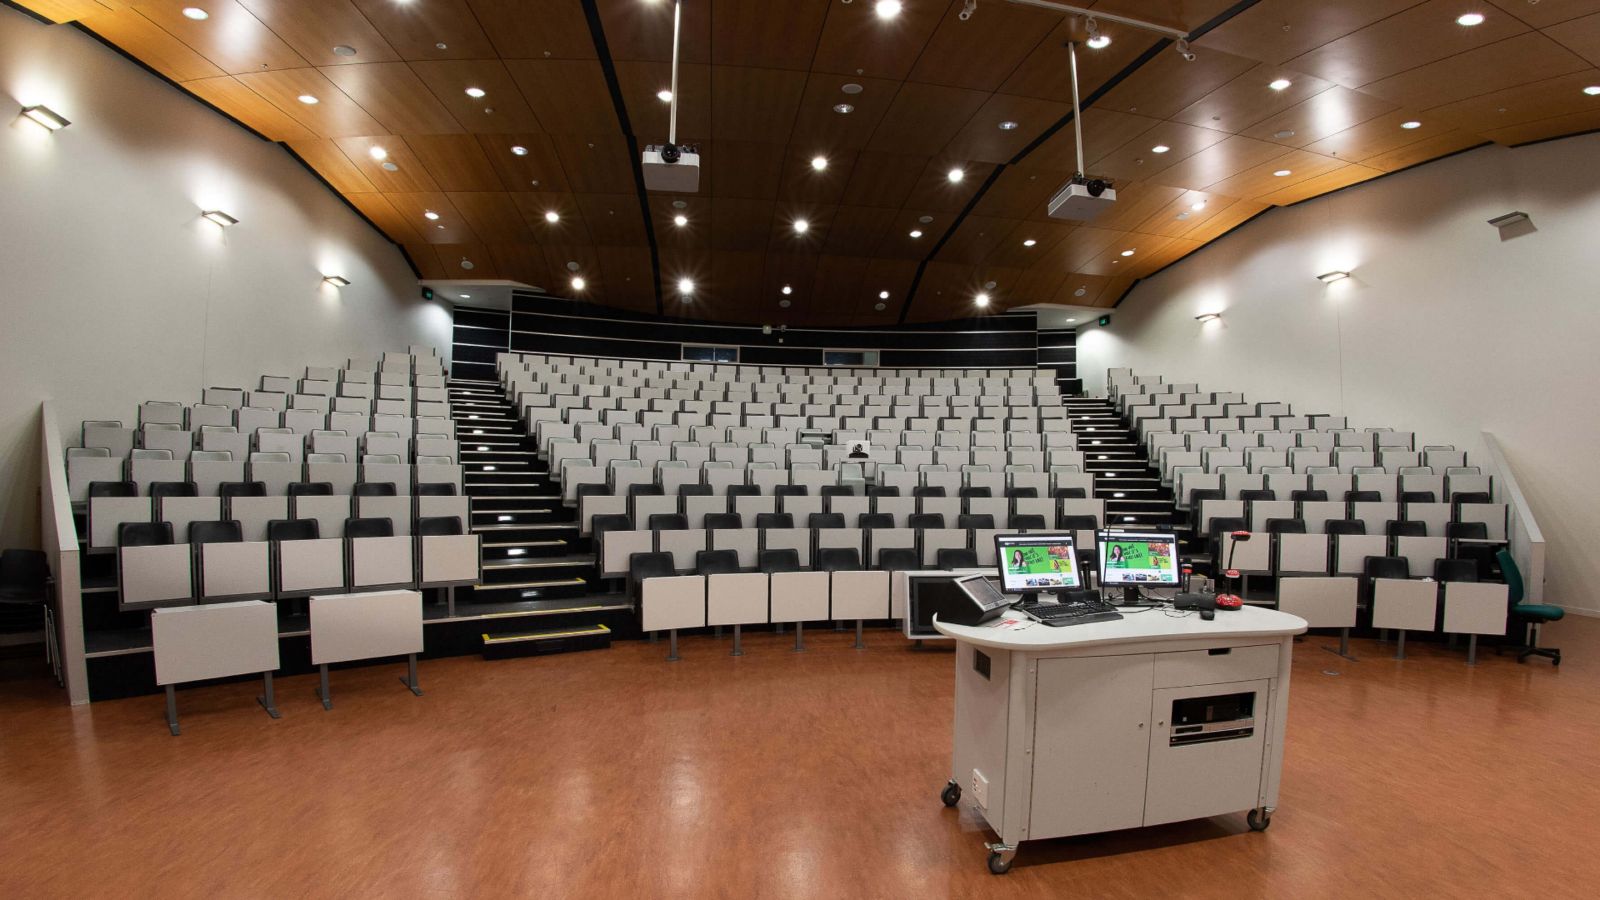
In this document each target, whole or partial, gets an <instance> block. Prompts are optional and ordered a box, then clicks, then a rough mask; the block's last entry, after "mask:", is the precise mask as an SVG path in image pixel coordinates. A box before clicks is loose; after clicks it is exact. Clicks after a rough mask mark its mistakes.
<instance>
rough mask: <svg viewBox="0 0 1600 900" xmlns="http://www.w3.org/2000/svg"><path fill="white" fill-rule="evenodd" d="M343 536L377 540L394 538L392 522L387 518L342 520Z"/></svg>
mask: <svg viewBox="0 0 1600 900" xmlns="http://www.w3.org/2000/svg"><path fill="white" fill-rule="evenodd" d="M344 536H345V537H347V538H377V537H394V522H393V520H391V519H389V518H388V517H387V516H385V517H383V518H377V517H356V518H350V519H345V520H344Z"/></svg>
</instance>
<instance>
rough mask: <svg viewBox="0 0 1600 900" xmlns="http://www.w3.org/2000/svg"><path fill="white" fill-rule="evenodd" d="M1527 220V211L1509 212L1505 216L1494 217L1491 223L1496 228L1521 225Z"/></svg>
mask: <svg viewBox="0 0 1600 900" xmlns="http://www.w3.org/2000/svg"><path fill="white" fill-rule="evenodd" d="M1526 221H1528V214H1527V213H1525V212H1508V213H1506V214H1505V215H1503V216H1495V217H1494V218H1492V219H1490V220H1489V224H1490V225H1493V226H1494V227H1496V228H1509V227H1510V226H1512V225H1521V224H1522V223H1524V222H1526Z"/></svg>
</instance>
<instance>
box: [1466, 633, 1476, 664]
mask: <svg viewBox="0 0 1600 900" xmlns="http://www.w3.org/2000/svg"><path fill="white" fill-rule="evenodd" d="M1477 664H1478V636H1477V635H1475V634H1469V635H1467V665H1469V666H1475V665H1477Z"/></svg>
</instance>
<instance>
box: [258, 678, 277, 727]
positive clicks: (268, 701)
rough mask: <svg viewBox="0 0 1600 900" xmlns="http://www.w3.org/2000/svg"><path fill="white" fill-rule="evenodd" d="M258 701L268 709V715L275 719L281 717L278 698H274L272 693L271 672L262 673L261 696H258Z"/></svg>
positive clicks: (262, 706) (263, 707)
mask: <svg viewBox="0 0 1600 900" xmlns="http://www.w3.org/2000/svg"><path fill="white" fill-rule="evenodd" d="M256 702H257V703H259V704H261V708H262V709H264V710H266V711H267V715H269V716H271V717H273V718H274V719H276V718H278V717H279V716H278V702H277V700H276V699H274V697H273V694H272V673H271V672H262V673H261V696H259V697H257V698H256Z"/></svg>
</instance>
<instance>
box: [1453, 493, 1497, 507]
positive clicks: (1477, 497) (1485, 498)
mask: <svg viewBox="0 0 1600 900" xmlns="http://www.w3.org/2000/svg"><path fill="white" fill-rule="evenodd" d="M1493 502H1494V498H1493V497H1490V496H1489V495H1488V494H1487V493H1485V492H1483V491H1461V492H1459V493H1456V494H1451V495H1450V506H1451V507H1452V508H1454V509H1457V510H1459V509H1461V505H1462V504H1464V503H1493Z"/></svg>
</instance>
